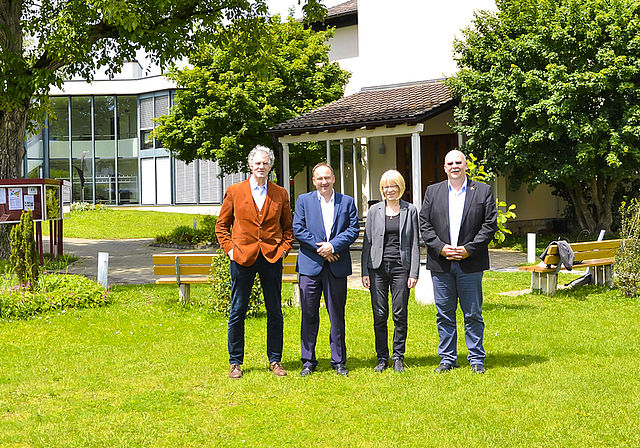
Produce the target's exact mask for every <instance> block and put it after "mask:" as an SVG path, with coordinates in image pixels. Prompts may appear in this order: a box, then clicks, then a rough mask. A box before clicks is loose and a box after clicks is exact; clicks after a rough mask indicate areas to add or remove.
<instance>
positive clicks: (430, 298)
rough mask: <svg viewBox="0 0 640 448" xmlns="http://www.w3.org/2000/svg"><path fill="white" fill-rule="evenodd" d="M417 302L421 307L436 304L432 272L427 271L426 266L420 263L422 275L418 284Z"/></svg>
mask: <svg viewBox="0 0 640 448" xmlns="http://www.w3.org/2000/svg"><path fill="white" fill-rule="evenodd" d="M415 295H416V302H418V303H419V304H421V305H433V304H435V303H436V299H435V296H434V295H433V279H432V278H431V271H429V270H428V269H427V266H426V264H424V263H420V274H419V277H418V283H417V284H416V293H415Z"/></svg>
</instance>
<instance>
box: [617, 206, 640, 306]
mask: <svg viewBox="0 0 640 448" xmlns="http://www.w3.org/2000/svg"><path fill="white" fill-rule="evenodd" d="M620 216H621V223H620V238H622V239H623V240H624V241H623V243H622V244H621V245H620V249H619V250H618V255H617V256H616V265H615V266H616V277H615V281H616V285H617V286H618V288H620V290H621V291H622V292H623V293H624V294H625V295H626V296H627V297H632V296H634V295H636V294H637V293H638V287H639V286H640V203H639V202H638V200H637V199H632V200H631V202H629V204H628V205H627V203H625V202H623V203H622V205H621V206H620Z"/></svg>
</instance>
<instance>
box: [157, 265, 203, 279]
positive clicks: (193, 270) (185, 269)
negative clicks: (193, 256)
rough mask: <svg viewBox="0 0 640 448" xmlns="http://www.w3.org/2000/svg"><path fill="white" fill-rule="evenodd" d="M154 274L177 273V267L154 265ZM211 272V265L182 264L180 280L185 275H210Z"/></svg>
mask: <svg viewBox="0 0 640 448" xmlns="http://www.w3.org/2000/svg"><path fill="white" fill-rule="evenodd" d="M153 273H154V275H176V267H175V265H174V266H154V267H153ZM210 273H211V265H201V266H200V265H196V266H190V265H185V264H181V265H180V281H182V277H183V276H184V275H209V274H210Z"/></svg>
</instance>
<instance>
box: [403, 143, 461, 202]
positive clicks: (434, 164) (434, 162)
mask: <svg viewBox="0 0 640 448" xmlns="http://www.w3.org/2000/svg"><path fill="white" fill-rule="evenodd" d="M457 146H458V136H457V134H441V135H423V136H421V137H420V147H421V150H422V151H421V159H422V170H421V171H422V173H421V174H422V191H420V193H419V194H420V199H421V200H422V198H423V197H424V192H425V191H426V190H427V187H428V186H429V185H431V184H434V183H436V182H440V181H441V180H444V179H445V178H446V176H445V173H444V169H443V167H444V156H445V155H446V154H447V153H448V152H449V151H451V150H452V149H455V148H456V147H457ZM396 164H397V165H396V166H397V167H398V171H399V172H400V174H402V176H403V177H404V180H405V182H406V184H407V189H406V191H405V194H404V196H403V197H402V199H404V200H405V201H407V202H413V191H412V185H413V182H412V176H411V137H398V138H397V139H396Z"/></svg>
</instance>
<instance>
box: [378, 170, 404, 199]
mask: <svg viewBox="0 0 640 448" xmlns="http://www.w3.org/2000/svg"><path fill="white" fill-rule="evenodd" d="M386 183H389V184H391V185H393V184H394V183H395V184H396V185H397V186H398V187H400V191H399V192H398V198H401V197H402V195H403V194H404V190H405V188H406V184H405V183H404V177H402V174H400V173H399V172H398V171H396V170H388V171H385V172H384V173H382V176H381V177H380V194H381V195H382V199H386V198H385V196H384V190H383V189H382V185H383V184H386Z"/></svg>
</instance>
